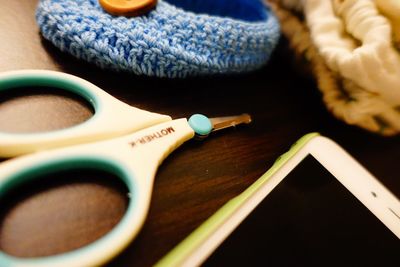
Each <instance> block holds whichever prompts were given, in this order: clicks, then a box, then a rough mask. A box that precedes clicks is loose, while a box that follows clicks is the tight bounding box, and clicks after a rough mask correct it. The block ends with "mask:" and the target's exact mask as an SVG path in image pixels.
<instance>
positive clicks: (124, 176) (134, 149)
mask: <svg viewBox="0 0 400 267" xmlns="http://www.w3.org/2000/svg"><path fill="white" fill-rule="evenodd" d="M193 136H194V131H193V129H192V128H191V127H190V126H189V124H188V122H187V120H186V119H178V120H173V121H168V122H165V123H161V124H158V125H156V126H153V127H150V128H146V129H144V130H141V131H138V132H136V133H134V134H130V135H127V136H124V137H120V138H117V139H112V140H107V141H100V142H95V143H91V144H85V145H76V146H72V147H68V148H61V149H54V150H49V151H45V152H39V153H36V154H30V155H26V156H22V157H19V158H15V159H11V160H8V161H6V162H4V163H2V164H1V165H0V198H4V197H5V195H6V194H7V192H8V191H9V190H10V189H12V188H15V187H18V186H19V185H21V184H23V183H27V182H31V183H33V182H35V181H37V180H39V179H40V178H41V177H42V176H45V175H47V174H53V173H57V172H60V171H65V170H71V169H78V170H79V169H82V168H90V169H96V170H100V171H105V172H109V173H112V174H114V175H116V176H118V177H119V178H120V179H121V180H122V181H123V182H124V183H125V184H126V186H127V188H128V190H129V192H130V196H131V197H130V201H129V205H128V208H127V211H126V213H125V215H124V216H123V218H122V219H121V221H120V222H119V223H118V224H117V226H116V227H115V228H113V229H112V230H111V231H110V232H108V233H107V234H106V235H104V236H103V237H101V238H100V239H98V240H97V241H95V242H93V243H91V244H90V245H88V246H85V247H83V248H79V249H77V250H73V251H70V252H67V253H63V254H58V255H54V256H48V257H42V258H18V257H14V256H11V255H8V254H5V253H4V252H0V266H26V267H36V266H49V267H50V266H51V267H54V266H97V265H100V264H103V263H105V262H107V261H108V260H110V259H111V258H112V257H114V256H115V255H116V254H118V253H119V252H120V251H121V250H123V249H124V248H125V247H126V246H127V245H128V244H129V243H130V242H131V241H132V239H133V238H134V237H135V236H136V235H137V233H138V231H139V230H140V228H141V226H142V225H143V222H144V220H145V217H146V215H147V211H148V209H149V204H150V198H151V192H152V186H153V180H154V176H155V174H156V171H157V168H158V166H159V165H160V164H161V162H162V161H163V159H164V158H165V157H167V155H168V154H170V153H171V152H172V151H173V150H174V149H175V148H177V147H178V146H180V145H181V144H182V143H184V142H185V141H187V140H188V139H191V138H192V137H193Z"/></svg>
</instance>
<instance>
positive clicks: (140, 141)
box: [129, 127, 175, 147]
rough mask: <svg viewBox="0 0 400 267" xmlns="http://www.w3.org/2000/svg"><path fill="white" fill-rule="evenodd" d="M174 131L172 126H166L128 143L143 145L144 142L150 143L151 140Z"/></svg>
mask: <svg viewBox="0 0 400 267" xmlns="http://www.w3.org/2000/svg"><path fill="white" fill-rule="evenodd" d="M174 132H175V129H174V128H173V127H168V128H165V129H162V130H160V131H157V132H154V133H152V134H148V135H145V136H142V137H140V138H138V139H136V140H135V141H133V142H130V143H129V144H130V145H131V146H132V147H134V146H137V145H144V144H147V143H150V142H151V141H154V140H156V139H159V138H162V137H164V136H167V135H169V134H171V133H174Z"/></svg>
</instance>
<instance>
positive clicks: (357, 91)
mask: <svg viewBox="0 0 400 267" xmlns="http://www.w3.org/2000/svg"><path fill="white" fill-rule="evenodd" d="M270 2H274V3H275V4H273V5H272V7H273V8H274V11H275V13H276V15H277V16H278V18H279V20H280V23H281V29H282V32H283V34H284V35H285V36H286V37H287V38H288V39H289V42H290V45H291V48H292V49H293V50H294V51H295V52H296V54H297V56H298V57H301V58H302V59H303V60H301V62H304V61H307V62H309V63H310V64H308V65H307V66H303V67H310V68H311V71H312V73H313V75H314V77H315V78H316V81H317V84H318V88H319V89H320V91H321V93H322V94H323V100H324V102H325V104H326V106H327V108H328V109H329V110H330V111H331V112H332V113H333V114H334V115H335V116H336V117H338V118H340V119H342V120H344V121H345V122H347V123H349V124H353V125H358V126H360V127H363V128H365V129H367V130H370V131H373V132H377V133H380V134H383V135H393V134H396V133H398V132H399V131H400V125H399V123H400V113H399V111H398V110H397V109H395V108H392V107H391V106H390V105H388V104H387V102H385V101H384V100H383V99H382V98H381V97H379V96H377V95H376V94H375V93H374V92H370V91H368V90H365V89H363V88H362V87H360V86H358V85H357V84H356V83H355V82H354V81H352V80H350V79H347V78H344V77H343V76H341V74H340V73H339V72H335V71H332V70H331V69H330V68H329V67H328V66H327V64H326V61H325V59H324V57H323V56H322V55H320V53H319V52H318V49H317V48H316V46H315V45H314V43H313V41H312V39H311V36H310V32H309V28H308V27H307V25H306V23H305V22H304V21H303V20H302V19H301V18H300V17H297V16H296V14H295V13H294V12H292V11H290V10H289V9H292V10H293V8H292V7H293V5H289V6H288V5H287V2H286V1H282V0H270ZM284 2H285V3H284ZM304 59H305V60H304Z"/></svg>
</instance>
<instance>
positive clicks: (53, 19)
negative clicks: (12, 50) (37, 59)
mask: <svg viewBox="0 0 400 267" xmlns="http://www.w3.org/2000/svg"><path fill="white" fill-rule="evenodd" d="M36 19H37V22H38V24H39V27H40V30H41V32H42V34H43V36H44V37H45V38H46V39H48V40H50V41H51V42H52V43H53V44H54V45H55V46H57V47H58V48H60V49H61V50H62V51H67V52H69V53H70V54H72V55H74V56H75V57H77V58H80V59H83V60H86V61H89V62H92V63H94V64H96V65H98V66H100V67H101V68H110V69H114V70H123V71H130V72H134V73H136V74H145V75H149V76H159V77H186V76H188V75H204V74H214V73H237V72H244V71H249V70H253V69H256V68H259V67H260V66H262V65H263V64H264V63H266V62H267V60H268V59H269V57H270V54H271V53H272V51H273V49H274V47H275V45H276V43H277V41H278V38H279V25H278V22H277V20H276V18H275V16H274V15H273V14H272V13H271V11H270V9H269V8H268V7H266V6H265V5H264V4H263V3H262V0H159V1H158V4H157V6H156V8H155V9H154V10H152V11H151V12H149V13H148V14H146V15H142V16H139V17H131V18H127V17H123V16H120V17H118V16H112V15H110V14H108V13H106V12H105V11H104V10H103V9H102V8H101V6H100V5H99V4H98V1H97V0H41V1H40V2H39V5H38V8H37V12H36Z"/></svg>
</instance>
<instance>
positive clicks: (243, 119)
mask: <svg viewBox="0 0 400 267" xmlns="http://www.w3.org/2000/svg"><path fill="white" fill-rule="evenodd" d="M210 121H211V124H212V126H213V129H212V131H211V132H215V131H219V130H222V129H225V128H229V127H235V126H236V125H239V124H249V123H250V122H251V116H250V115H249V114H247V113H244V114H242V115H237V116H227V117H216V118H210Z"/></svg>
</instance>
